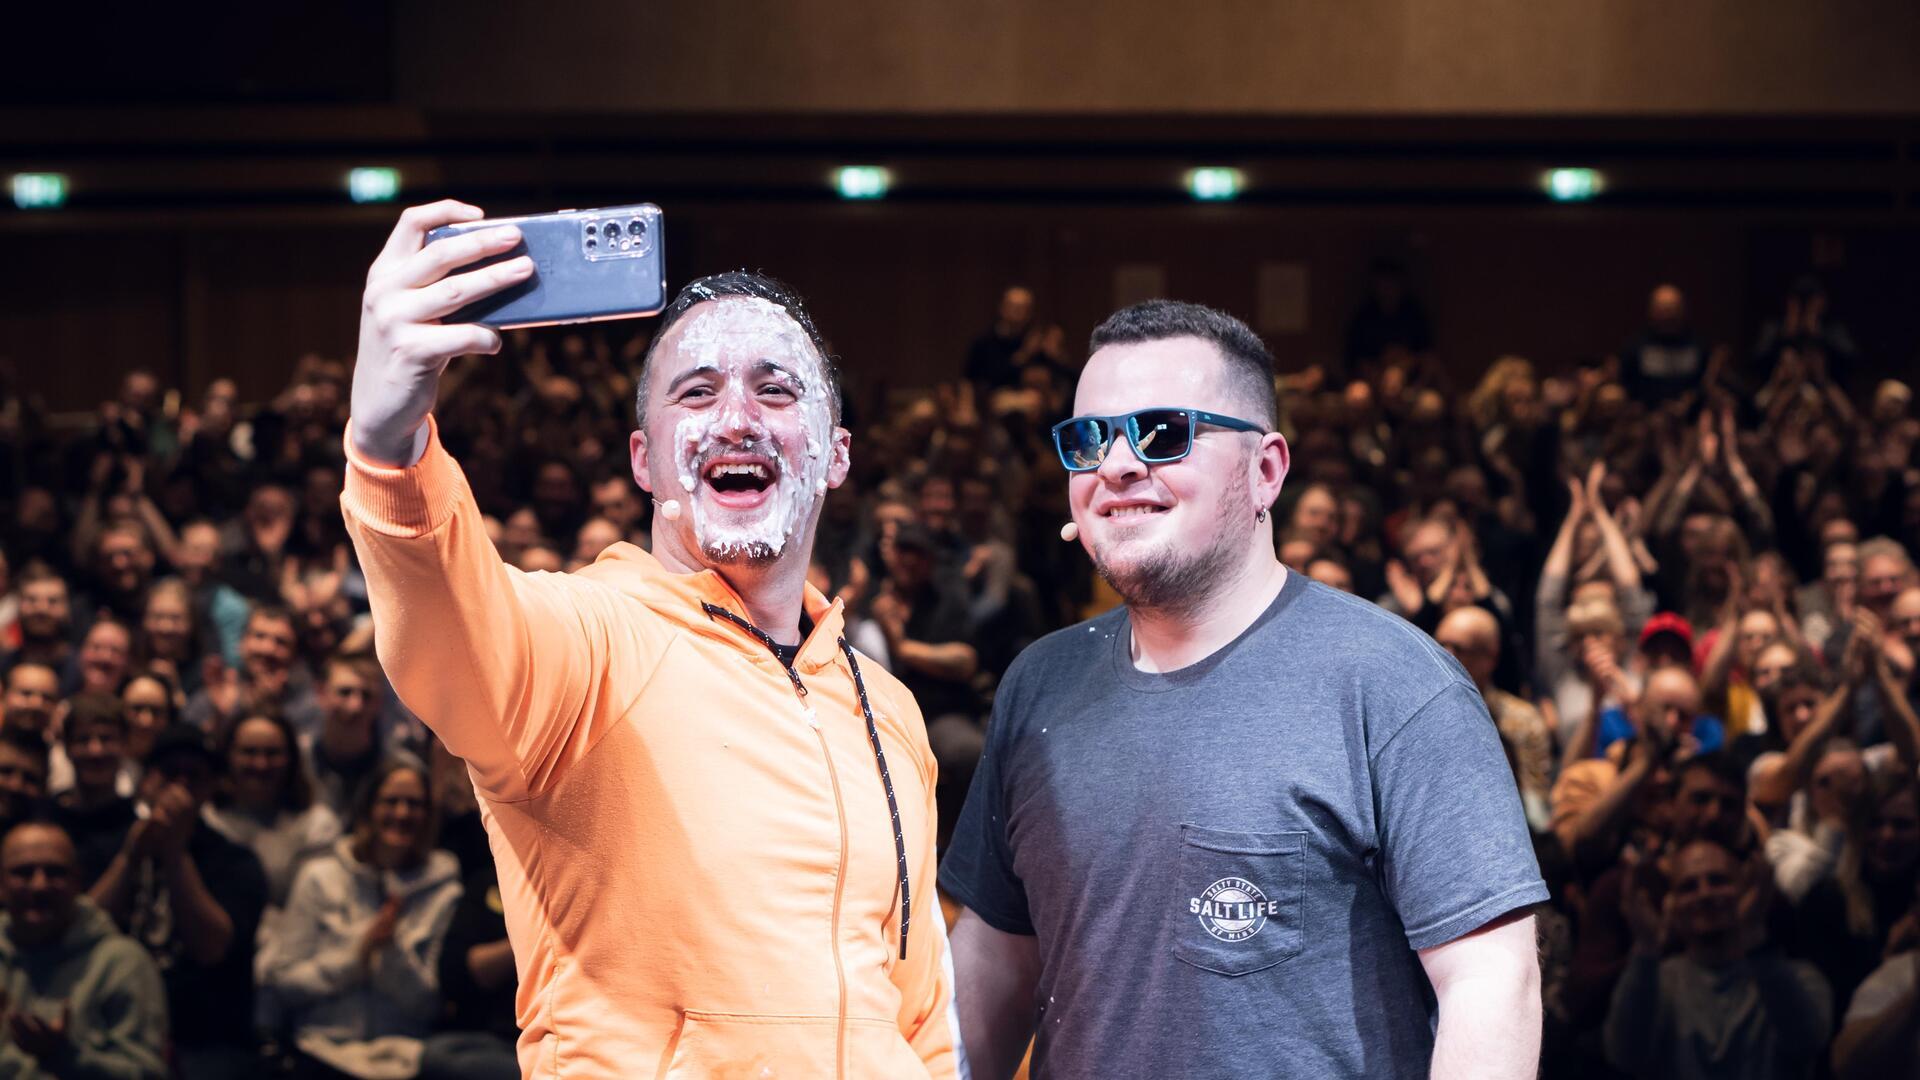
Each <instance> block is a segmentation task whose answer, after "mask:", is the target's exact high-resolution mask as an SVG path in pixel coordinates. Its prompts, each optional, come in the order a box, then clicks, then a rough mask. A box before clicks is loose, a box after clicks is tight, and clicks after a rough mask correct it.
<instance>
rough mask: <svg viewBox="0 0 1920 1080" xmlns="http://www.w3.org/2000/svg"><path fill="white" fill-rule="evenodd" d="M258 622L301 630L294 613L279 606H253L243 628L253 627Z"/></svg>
mask: <svg viewBox="0 0 1920 1080" xmlns="http://www.w3.org/2000/svg"><path fill="white" fill-rule="evenodd" d="M256 621H264V622H277V623H286V624H287V625H288V626H291V627H293V628H294V629H295V630H298V629H299V628H300V620H298V619H296V618H294V617H293V612H292V611H291V610H290V609H288V608H286V607H283V606H281V605H279V604H255V605H253V607H252V608H251V609H250V610H249V611H248V612H247V621H246V622H244V623H242V624H241V626H243V627H245V626H252V625H253V624H254V622H256Z"/></svg>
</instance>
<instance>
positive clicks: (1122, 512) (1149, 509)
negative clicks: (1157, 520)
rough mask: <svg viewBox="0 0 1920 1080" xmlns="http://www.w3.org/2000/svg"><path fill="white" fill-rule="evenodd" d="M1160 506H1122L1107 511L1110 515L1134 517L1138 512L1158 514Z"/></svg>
mask: <svg viewBox="0 0 1920 1080" xmlns="http://www.w3.org/2000/svg"><path fill="white" fill-rule="evenodd" d="M1160 509H1161V508H1160V507H1158V506H1121V507H1117V508H1115V509H1112V510H1109V511H1107V516H1108V517H1132V516H1134V515H1136V514H1157V513H1159V512H1160Z"/></svg>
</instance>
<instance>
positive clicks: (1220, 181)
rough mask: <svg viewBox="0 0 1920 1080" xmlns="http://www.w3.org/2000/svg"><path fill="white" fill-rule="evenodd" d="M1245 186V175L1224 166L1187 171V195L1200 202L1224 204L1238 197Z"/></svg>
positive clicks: (1206, 166) (1208, 166) (1209, 166)
mask: <svg viewBox="0 0 1920 1080" xmlns="http://www.w3.org/2000/svg"><path fill="white" fill-rule="evenodd" d="M1246 186H1247V178H1246V174H1245V173H1242V172H1241V171H1240V170H1239V169H1230V168H1227V167H1226V166H1224V165H1205V166H1202V167H1200V168H1198V169H1188V170H1187V194H1189V195H1191V196H1193V197H1194V198H1195V199H1198V200H1200V201H1201V202H1226V201H1228V200H1230V199H1237V198H1239V197H1240V192H1241V190H1242V189H1244V188H1245V187H1246Z"/></svg>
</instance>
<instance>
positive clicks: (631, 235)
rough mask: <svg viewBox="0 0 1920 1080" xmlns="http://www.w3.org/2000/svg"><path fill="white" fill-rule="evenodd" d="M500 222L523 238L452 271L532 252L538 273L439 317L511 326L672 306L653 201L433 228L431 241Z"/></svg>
mask: <svg viewBox="0 0 1920 1080" xmlns="http://www.w3.org/2000/svg"><path fill="white" fill-rule="evenodd" d="M501 225H513V226H515V227H517V228H519V230H520V242H519V243H518V244H515V245H514V246H513V247H511V248H509V249H507V250H506V251H503V252H501V253H500V254H498V255H494V256H491V257H489V258H485V259H481V260H479V261H478V262H474V263H470V264H468V265H466V266H463V267H461V268H460V269H459V270H456V271H454V273H456V274H457V273H464V272H466V271H469V270H477V269H479V268H480V267H482V266H489V265H492V264H493V263H497V262H502V261H504V260H507V259H512V258H517V257H519V256H521V255H530V256H532V258H533V274H532V275H531V276H529V277H528V278H527V279H526V280H525V281H522V282H520V283H519V284H517V285H512V286H509V287H508V288H505V289H502V290H500V291H499V292H497V293H494V294H493V295H491V296H487V297H483V298H481V299H479V300H476V301H474V302H473V303H471V304H468V305H467V306H465V307H463V308H461V309H460V310H458V311H455V312H453V313H452V314H450V315H448V316H446V317H445V318H443V319H441V320H440V321H441V322H443V323H449V324H458V323H479V324H480V325H482V326H490V327H492V328H493V329H495V330H512V329H515V328H518V327H522V326H553V325H556V324H559V323H582V322H599V321H601V320H604V319H632V318H637V317H639V316H642V315H653V314H657V313H658V312H659V311H660V309H662V308H664V307H666V305H667V282H666V257H665V251H666V248H665V244H664V242H663V241H664V237H663V236H662V234H661V214H660V208H659V207H658V206H655V205H653V204H652V203H636V204H634V205H632V206H609V207H603V208H601V209H598V210H559V211H556V212H554V213H551V214H528V215H526V216H524V217H510V218H487V219H485V220H482V221H470V222H465V223H463V224H459V225H446V226H442V227H441V228H438V229H434V230H433V231H432V232H429V233H428V234H427V243H429V244H431V243H434V242H436V241H439V240H445V239H447V238H448V237H452V236H459V235H461V234H462V233H469V232H474V231H477V230H481V229H490V228H495V227H498V226H501Z"/></svg>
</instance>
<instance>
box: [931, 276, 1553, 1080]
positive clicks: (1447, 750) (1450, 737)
mask: <svg viewBox="0 0 1920 1080" xmlns="http://www.w3.org/2000/svg"><path fill="white" fill-rule="evenodd" d="M1093 346H1094V355H1093V357H1092V359H1091V360H1089V362H1088V365H1087V369H1086V372H1085V373H1084V374H1083V376H1082V378H1081V381H1080V389H1079V395H1078V399H1077V407H1078V409H1079V410H1080V412H1081V413H1082V414H1086V415H1087V416H1089V417H1092V418H1093V419H1091V420H1081V421H1069V422H1068V423H1067V424H1066V425H1063V426H1062V429H1061V434H1060V437H1059V440H1058V442H1059V448H1060V450H1061V456H1062V460H1063V463H1065V464H1066V466H1067V467H1068V469H1069V471H1070V472H1072V473H1073V474H1074V475H1073V476H1072V478H1071V480H1070V481H1069V483H1070V487H1069V493H1070V501H1071V503H1072V506H1073V510H1074V521H1075V524H1076V526H1077V527H1078V530H1079V532H1080V535H1081V536H1082V537H1083V538H1084V540H1085V543H1086V545H1087V548H1088V551H1089V553H1090V554H1091V555H1092V556H1093V558H1094V561H1095V565H1096V567H1098V568H1099V570H1100V572H1101V573H1102V574H1103V576H1105V577H1106V578H1107V579H1108V580H1109V581H1110V582H1111V583H1113V585H1114V586H1115V588H1116V589H1117V590H1118V591H1119V592H1120V594H1121V595H1122V596H1123V597H1125V598H1126V599H1127V600H1128V606H1127V608H1125V609H1122V610H1120V611H1116V612H1112V613H1109V614H1108V615H1105V616H1102V617H1100V618H1098V619H1095V620H1093V621H1091V622H1088V623H1083V624H1081V625H1079V626H1075V627H1071V628H1069V629H1067V630H1063V631H1061V632H1059V633H1057V634H1054V635H1052V636H1050V637H1048V638H1046V639H1043V640H1042V641H1040V642H1039V643H1037V644H1035V645H1034V646H1033V647H1032V648H1030V649H1029V650H1028V651H1027V652H1026V653H1024V654H1023V655H1022V656H1021V657H1020V658H1019V660H1018V661H1016V662H1015V664H1014V666H1013V668H1012V669H1011V670H1010V671H1009V672H1008V674H1007V677H1006V679H1005V680H1004V681H1003V682H1002V684H1001V687H1000V691H999V694H998V697H997V699H996V701H995V707H994V718H993V723H992V725H991V727H990V729H989V733H988V738H987V747H986V752H985V755H984V757H983V759H982V761H981V764H980V767H979V771H978V772H977V773H976V774H975V777H974V783H973V787H972V790H971V792H970V794H969V796H968V799H967V805H966V808H965V810H964V811H963V812H962V815H961V820H960V824H959V827H958V829H957V830H956V832H955V834H954V837H953V841H952V843H951V845H950V847H949V849H948V851H947V854H946V858H945V861H944V863H943V865H942V868H941V873H940V882H941V885H942V887H943V888H945V889H946V891H947V892H948V894H949V895H951V896H952V897H953V898H954V899H956V900H958V901H959V902H960V903H961V904H962V905H964V907H965V909H966V910H965V911H964V912H963V913H962V915H961V918H960V920H959V922H958V923H957V924H956V926H955V928H954V934H953V953H954V962H955V966H956V969H957V972H956V973H957V983H956V986H957V990H956V1005H957V1008H958V1012H959V1020H960V1026H961V1036H962V1039H963V1042H964V1044H965V1050H964V1052H965V1053H966V1055H967V1058H968V1060H969V1062H970V1064H971V1066H972V1069H973V1075H974V1076H975V1077H977V1078H981V1080H987V1078H992V1077H1001V1076H1005V1075H1007V1074H1009V1073H1010V1072H1011V1071H1012V1068H1013V1067H1014V1065H1016V1064H1017V1063H1018V1060H1019V1056H1020V1052H1021V1050H1022V1049H1023V1048H1024V1045H1025V1041H1026V1037H1027V1035H1028V1034H1033V1035H1034V1036H1035V1044H1034V1057H1033V1071H1034V1075H1035V1076H1036V1077H1037V1078H1052V1077H1076V1078H1078V1077H1102V1078H1107V1077H1136V1076H1137V1077H1156V1078H1157V1077H1182V1078H1187V1077H1192V1078H1205V1077H1235V1078H1237V1077H1248V1076H1260V1077H1268V1076H1312V1077H1322V1076H1355V1077H1359V1076H1365V1077H1391V1076H1423V1075H1427V1073H1428V1071H1429V1069H1431V1070H1432V1072H1433V1074H1434V1075H1437V1076H1474V1077H1521V1076H1526V1077H1531V1076H1532V1075H1533V1073H1534V1070H1535V1066H1536V1063H1537V1059H1538V1047H1539V1016H1540V1002H1539V988H1538V970H1537V964H1536V961H1535V955H1534V942H1533V930H1532V920H1531V918H1530V917H1528V916H1526V915H1525V913H1524V909H1525V908H1526V907H1528V906H1529V905H1532V904H1535V903H1539V902H1541V901H1543V900H1545V899H1546V898H1547V892H1546V888H1545V886H1544V885H1543V884H1542V883H1541V880H1540V875H1539V870H1538V867H1537V866H1536V865H1535V862H1534V857H1533V850H1532V846H1531V843H1530V840H1529V837H1528V833H1527V829H1526V824H1525V821H1524V818H1523V817H1522V814H1521V809H1520V800H1519V797H1518V794H1517V792H1516V791H1515V787H1514V781H1513V778H1512V773H1511V771H1510V769H1509V768H1508V766H1507V763H1506V760H1505V757H1504V755H1503V752H1502V750H1501V747H1500V740H1499V735H1498V733H1497V732H1496V731H1495V729H1494V727H1493V724H1492V721H1491V720H1490V719H1489V718H1488V716H1487V712H1486V707H1485V705H1484V704H1483V703H1482V702H1481V700H1480V697H1479V695H1478V693H1477V692H1476V691H1475V690H1474V688H1473V683H1472V682H1471V680H1470V679H1468V677H1467V676H1466V674H1465V672H1463V671H1462V670H1461V669H1460V667H1459V665H1458V664H1456V663H1455V662H1454V661H1453V660H1452V658H1451V657H1449V656H1448V655H1447V654H1446V653H1445V652H1443V651H1442V650H1441V649H1440V648H1439V647H1438V646H1437V645H1436V644H1435V643H1434V642H1433V641H1432V640H1431V639H1430V638H1428V637H1427V636H1426V635H1424V634H1422V633H1420V632H1419V631H1417V630H1415V629H1414V628H1413V627H1411V626H1409V625H1408V624H1407V623H1405V622H1404V621H1402V620H1400V619H1398V618H1395V617H1394V616H1391V615H1388V614H1387V613H1385V612H1383V611H1380V610H1379V609H1377V608H1375V607H1373V606H1372V605H1369V604H1366V603H1365V602H1363V601H1360V600H1357V599H1355V598H1353V597H1350V596H1347V595H1345V594H1342V593H1338V592H1335V591H1333V590H1331V589H1327V588H1325V587H1323V586H1320V585H1317V584H1315V583H1313V582H1310V581H1308V580H1306V579H1304V578H1301V577H1298V576H1294V575H1289V574H1288V573H1287V571H1286V569H1285V568H1284V567H1282V566H1281V565H1280V564H1279V562H1278V561H1277V560H1276V559H1275V558H1274V555H1273V551H1274V548H1273V542H1272V527H1271V525H1270V524H1269V523H1268V521H1267V520H1266V517H1267V515H1266V512H1265V509H1264V508H1265V507H1267V506H1268V505H1270V504H1271V503H1272V501H1273V499H1274V497H1276V496H1277V495H1278V493H1279V488H1280V485H1281V483H1282V481H1283V480H1284V478H1285V475H1286V468H1287V451H1286V444H1285V441H1284V440H1283V439H1281V438H1280V436H1278V435H1275V434H1270V433H1267V432H1266V428H1268V427H1270V426H1271V416H1272V411H1273V397H1272V381H1271V359H1270V357H1268V356H1267V354H1266V351H1265V349H1264V347H1263V346H1261V345H1260V343H1259V339H1258V338H1257V337H1256V336H1254V335H1253V334H1252V332H1251V331H1250V330H1248V329H1247V328H1246V327H1245V326H1244V325H1242V324H1240V323H1239V322H1238V321H1237V320H1233V319H1232V318H1231V317H1229V316H1226V315H1222V314H1220V313H1218V312H1213V311H1209V310H1208V309H1205V308H1198V307H1195V306H1193V305H1185V304H1172V303H1169V302H1165V301H1155V302H1149V303H1148V304H1144V305H1138V306H1136V307H1135V308H1130V309H1127V310H1125V311H1122V312H1120V313H1119V314H1117V315H1115V316H1114V317H1113V318H1111V319H1109V320H1108V322H1107V323H1106V324H1103V325H1102V327H1101V328H1100V329H1099V330H1097V331H1095V334H1094V339H1093ZM1162 407H1165V408H1162ZM1136 410H1146V411H1145V412H1143V413H1138V414H1137V415H1136V416H1135V417H1134V419H1133V420H1131V421H1129V420H1127V419H1125V417H1126V416H1127V414H1130V413H1135V412H1136ZM1175 414H1178V415H1175ZM1242 418H1244V419H1242ZM1076 423H1078V424H1079V425H1080V426H1078V427H1075V425H1076Z"/></svg>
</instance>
